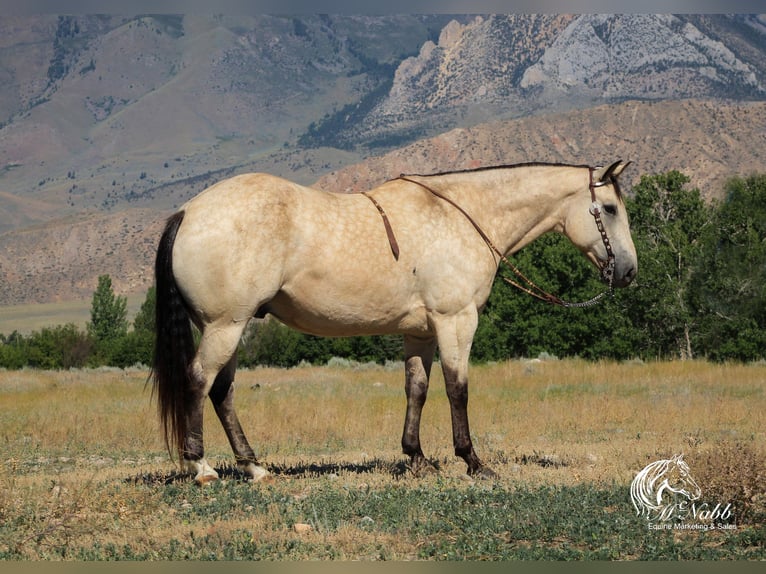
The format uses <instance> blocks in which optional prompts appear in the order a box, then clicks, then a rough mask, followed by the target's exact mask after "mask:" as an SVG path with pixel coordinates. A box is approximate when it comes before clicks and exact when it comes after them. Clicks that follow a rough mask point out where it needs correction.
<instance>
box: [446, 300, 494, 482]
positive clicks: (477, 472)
mask: <svg viewBox="0 0 766 574" xmlns="http://www.w3.org/2000/svg"><path fill="white" fill-rule="evenodd" d="M477 325H478V313H477V311H476V310H475V309H468V310H466V311H465V312H463V313H461V314H459V315H457V316H454V317H448V318H443V320H442V321H440V327H439V330H438V331H437V332H438V341H439V355H440V358H441V365H442V371H443V373H444V383H445V385H446V388H447V398H448V399H449V404H450V412H451V414H452V442H453V445H454V447H455V455H456V456H459V457H460V458H462V459H463V460H464V461H465V462H466V464H467V465H468V475H469V476H477V477H482V478H496V477H497V475H496V474H495V473H494V472H493V471H492V470H491V469H490V468H488V467H486V466H485V465H484V464H483V463H482V462H481V460H479V457H478V456H477V455H476V451H475V450H474V448H473V442H472V441H471V431H470V427H469V424H468V359H469V355H470V352H471V344H472V342H473V335H474V333H475V332H476V327H477Z"/></svg>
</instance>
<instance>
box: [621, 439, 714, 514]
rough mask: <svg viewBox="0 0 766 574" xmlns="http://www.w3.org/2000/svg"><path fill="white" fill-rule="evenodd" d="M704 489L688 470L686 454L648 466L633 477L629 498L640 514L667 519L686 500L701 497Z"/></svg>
mask: <svg viewBox="0 0 766 574" xmlns="http://www.w3.org/2000/svg"><path fill="white" fill-rule="evenodd" d="M700 496H702V491H701V490H700V487H699V486H698V485H697V482H696V481H695V480H694V478H692V475H691V474H690V472H689V465H688V464H686V463H685V462H684V460H683V454H678V455H675V456H674V457H673V458H671V459H669V460H658V461H657V462H653V463H651V464H649V465H647V466H646V467H645V468H644V469H643V470H642V471H641V472H639V473H638V474H637V475H636V478H634V479H633V483H632V484H631V485H630V497H631V499H632V500H633V506H634V507H635V509H636V513H637V514H638V515H639V516H642V515H645V516H646V517H647V518H660V519H668V518H670V517H672V516H673V513H674V510H676V509H677V508H679V506H678V505H679V498H681V503H683V502H684V499H685V501H694V500H698V499H699V498H700Z"/></svg>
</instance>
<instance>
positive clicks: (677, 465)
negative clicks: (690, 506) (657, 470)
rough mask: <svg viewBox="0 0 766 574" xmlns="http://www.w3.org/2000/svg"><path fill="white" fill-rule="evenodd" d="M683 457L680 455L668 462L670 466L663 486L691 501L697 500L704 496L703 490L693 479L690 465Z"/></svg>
mask: <svg viewBox="0 0 766 574" xmlns="http://www.w3.org/2000/svg"><path fill="white" fill-rule="evenodd" d="M682 457H683V455H681V454H679V455H676V456H674V457H673V458H672V459H670V460H669V461H668V462H669V464H668V468H667V471H666V472H665V477H664V478H665V480H664V481H663V485H664V487H665V488H666V489H667V490H669V491H671V492H673V493H675V494H680V495H683V496H685V497H686V498H688V499H689V500H697V499H698V498H699V497H700V496H702V490H701V489H700V487H699V485H698V484H697V482H696V481H695V480H694V478H692V475H691V474H690V472H689V465H688V464H686V463H685V462H684V460H683V458H682Z"/></svg>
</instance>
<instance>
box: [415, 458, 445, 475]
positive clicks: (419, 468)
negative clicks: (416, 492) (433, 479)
mask: <svg viewBox="0 0 766 574" xmlns="http://www.w3.org/2000/svg"><path fill="white" fill-rule="evenodd" d="M409 468H410V472H411V473H412V476H414V477H415V478H425V477H426V476H434V475H437V474H439V469H438V468H436V467H435V466H434V465H433V464H431V463H430V462H428V461H427V460H426V459H425V458H422V459H419V460H413V461H412V462H411V463H410V465H409Z"/></svg>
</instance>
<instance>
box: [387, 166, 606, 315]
mask: <svg viewBox="0 0 766 574" xmlns="http://www.w3.org/2000/svg"><path fill="white" fill-rule="evenodd" d="M594 172H595V168H593V167H590V166H588V190H589V191H590V197H591V205H590V209H589V212H590V214H591V215H592V216H593V219H594V220H595V222H596V227H597V228H598V231H599V233H600V234H601V241H602V242H603V244H604V248H605V249H606V255H607V260H606V263H605V264H604V266H603V267H602V268H601V277H602V279H603V280H604V281H606V282H607V284H608V285H609V289H608V290H606V291H603V292H601V293H599V294H598V295H596V296H595V297H592V298H591V299H588V300H587V301H580V302H576V303H573V302H570V301H564V300H563V299H560V298H559V297H557V296H556V295H553V294H552V293H548V292H547V291H546V290H545V289H543V288H542V287H540V286H538V285H537V284H536V283H535V282H534V281H532V280H531V279H529V278H527V277H526V276H525V275H524V274H523V273H522V272H521V271H520V270H519V269H518V267H516V266H515V265H514V264H513V263H511V262H510V261H509V260H508V258H507V257H506V256H505V255H504V254H503V253H502V252H501V251H500V250H499V249H498V248H497V247H496V246H495V244H494V243H493V242H492V240H491V239H490V238H489V236H488V235H487V234H486V233H485V231H484V230H483V229H482V228H481V226H480V225H479V224H478V223H476V221H475V220H474V219H473V218H472V217H471V216H470V214H469V213H468V212H467V211H465V210H464V209H463V208H462V207H460V205H458V204H457V203H456V202H455V201H454V200H452V199H450V198H449V197H447V196H445V195H442V194H441V193H439V192H438V191H436V190H435V189H433V188H432V187H430V186H428V185H426V184H424V183H423V182H420V181H417V180H415V179H411V178H410V177H408V176H406V175H403V174H402V175H400V176H399V177H398V178H397V179H400V180H402V181H407V182H409V183H414V184H416V185H419V186H420V187H422V188H423V189H425V190H427V191H428V192H430V193H431V194H433V195H434V196H436V197H438V198H439V199H442V200H444V201H446V202H447V203H449V204H450V205H452V206H453V207H454V208H455V209H457V210H458V211H459V212H460V213H462V214H463V215H464V216H465V218H466V219H467V220H468V221H469V222H470V223H471V225H473V228H474V229H475V230H476V232H477V233H478V234H479V236H480V237H481V238H482V239H483V240H484V243H486V244H487V247H488V248H489V250H490V251H491V252H492V253H493V256H495V255H496V256H497V257H499V258H500V260H501V261H502V262H503V263H505V264H506V266H507V267H508V268H509V269H510V270H511V271H513V273H514V275H516V277H517V278H518V279H519V280H520V281H521V282H522V283H525V284H526V285H522V283H519V282H518V281H516V280H514V279H511V278H509V277H503V280H504V281H505V282H506V283H508V284H510V285H513V286H514V287H516V288H517V289H520V290H521V291H523V292H525V293H527V294H529V295H531V296H532V297H535V298H537V299H540V300H541V301H545V302H546V303H550V304H552V305H558V306H560V307H590V306H591V305H595V304H596V303H598V302H599V301H600V300H601V299H602V298H603V297H604V296H606V295H607V294H609V295H612V294H613V292H614V286H613V283H614V266H615V257H614V251H612V245H611V243H610V241H609V237H608V236H607V234H606V228H605V227H604V222H603V221H602V220H601V204H600V203H599V202H598V201H597V200H596V188H597V187H601V186H604V185H606V184H607V181H593V173H594Z"/></svg>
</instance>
